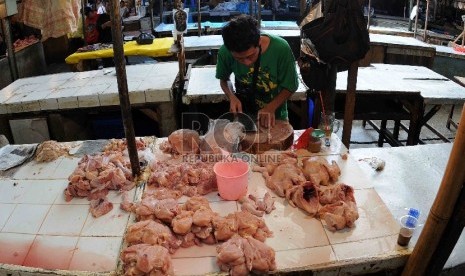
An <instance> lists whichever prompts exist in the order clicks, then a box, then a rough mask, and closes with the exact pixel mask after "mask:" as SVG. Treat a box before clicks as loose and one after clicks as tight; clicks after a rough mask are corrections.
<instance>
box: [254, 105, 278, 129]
mask: <svg viewBox="0 0 465 276" xmlns="http://www.w3.org/2000/svg"><path fill="white" fill-rule="evenodd" d="M258 123H259V124H260V126H262V127H265V128H270V127H274V125H275V123H276V117H275V110H274V109H273V108H271V107H270V105H266V106H265V107H264V108H262V109H260V110H259V111H258Z"/></svg>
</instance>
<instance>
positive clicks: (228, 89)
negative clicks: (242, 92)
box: [220, 80, 242, 113]
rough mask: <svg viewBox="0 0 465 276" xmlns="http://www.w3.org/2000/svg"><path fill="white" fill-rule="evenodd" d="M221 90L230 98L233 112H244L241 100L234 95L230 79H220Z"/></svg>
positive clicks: (230, 107)
mask: <svg viewBox="0 0 465 276" xmlns="http://www.w3.org/2000/svg"><path fill="white" fill-rule="evenodd" d="M220 86H221V90H223V92H224V94H225V95H226V97H228V99H229V111H230V112H232V113H238V112H242V104H241V101H240V100H239V99H238V98H237V97H236V95H234V89H233V87H232V84H231V81H230V80H220Z"/></svg>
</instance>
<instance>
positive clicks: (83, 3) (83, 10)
mask: <svg viewBox="0 0 465 276" xmlns="http://www.w3.org/2000/svg"><path fill="white" fill-rule="evenodd" d="M85 7H86V3H85V1H84V0H81V16H82V22H81V23H82V26H81V27H82V35H83V38H84V45H87V42H86V38H87V36H86V14H85V12H86V11H85ZM78 28H79V27H78Z"/></svg>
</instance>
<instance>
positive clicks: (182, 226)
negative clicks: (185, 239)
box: [171, 211, 194, 235]
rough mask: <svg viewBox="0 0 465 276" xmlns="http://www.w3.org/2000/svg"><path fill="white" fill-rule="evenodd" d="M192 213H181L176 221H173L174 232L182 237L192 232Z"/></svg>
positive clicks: (176, 217) (175, 218)
mask: <svg viewBox="0 0 465 276" xmlns="http://www.w3.org/2000/svg"><path fill="white" fill-rule="evenodd" d="M193 214H194V213H193V212H192V211H181V213H179V214H178V215H177V216H175V217H174V219H173V220H172V221H171V227H172V228H173V232H174V233H176V234H180V235H186V234H187V233H189V232H190V231H191V227H192V216H193Z"/></svg>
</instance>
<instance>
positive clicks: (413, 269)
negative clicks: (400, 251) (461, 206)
mask: <svg viewBox="0 0 465 276" xmlns="http://www.w3.org/2000/svg"><path fill="white" fill-rule="evenodd" d="M463 164H465V112H462V116H461V118H460V123H459V127H458V129H457V133H456V136H455V141H454V145H453V146H452V151H451V153H450V156H449V161H448V162H447V166H446V170H445V172H444V176H443V178H442V181H441V185H440V187H439V190H438V194H437V195H436V198H435V200H434V202H433V206H432V207H431V209H430V212H429V215H428V219H427V220H426V223H425V226H424V228H423V231H422V232H421V234H420V237H419V239H418V242H417V244H416V245H415V247H414V249H413V252H412V254H411V255H410V257H409V259H408V261H407V264H406V265H405V267H404V271H403V272H402V275H403V276H410V275H411V276H416V275H425V273H426V269H427V266H428V263H430V261H431V258H432V255H433V252H434V251H435V250H436V249H437V248H438V245H439V241H440V239H441V237H442V236H443V234H444V229H445V228H446V226H447V224H448V222H449V219H450V218H451V215H452V212H453V210H454V206H455V204H456V202H457V199H458V197H459V195H460V191H461V189H462V186H463V183H464V181H465V170H464V169H463Z"/></svg>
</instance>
